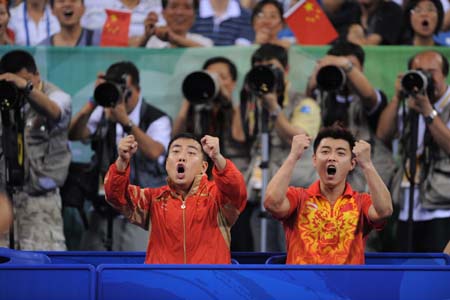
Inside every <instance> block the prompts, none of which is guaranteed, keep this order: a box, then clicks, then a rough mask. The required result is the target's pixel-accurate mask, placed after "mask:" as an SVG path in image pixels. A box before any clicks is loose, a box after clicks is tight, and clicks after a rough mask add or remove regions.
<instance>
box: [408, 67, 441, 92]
mask: <svg viewBox="0 0 450 300" xmlns="http://www.w3.org/2000/svg"><path fill="white" fill-rule="evenodd" d="M401 86H402V90H403V92H404V93H405V94H406V95H408V96H409V95H414V94H417V93H427V95H428V96H429V97H430V96H432V95H433V94H434V85H433V79H432V77H431V74H430V73H428V72H425V71H423V70H420V69H418V70H409V71H407V72H406V73H405V74H404V75H403V77H402V80H401Z"/></svg>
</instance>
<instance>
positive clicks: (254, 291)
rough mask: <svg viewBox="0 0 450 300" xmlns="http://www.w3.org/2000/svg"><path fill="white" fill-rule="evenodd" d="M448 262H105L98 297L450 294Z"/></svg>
mask: <svg viewBox="0 0 450 300" xmlns="http://www.w3.org/2000/svg"><path fill="white" fill-rule="evenodd" d="M449 283H450V268H449V267H447V266H375V265H373V266H277V265H221V266H211V265H196V266H193V265H191V266H180V265H101V266H99V267H97V299H98V300H103V299H108V300H120V299H134V300H138V299H150V298H151V299H187V298H188V299H355V300H358V299H365V300H370V299H374V300H375V299H376V300H379V299H408V300H416V299H427V300H434V299H448V298H449V296H450V284H449Z"/></svg>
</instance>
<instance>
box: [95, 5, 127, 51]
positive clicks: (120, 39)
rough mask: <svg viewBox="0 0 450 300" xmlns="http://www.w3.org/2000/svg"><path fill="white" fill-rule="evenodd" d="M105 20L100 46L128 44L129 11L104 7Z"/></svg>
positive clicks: (124, 45)
mask: <svg viewBox="0 0 450 300" xmlns="http://www.w3.org/2000/svg"><path fill="white" fill-rule="evenodd" d="M106 15H107V17H106V22H105V25H103V30H102V39H101V41H100V45H101V46H122V47H127V46H128V31H129V30H130V21H131V13H129V12H125V11H119V10H111V9H106Z"/></svg>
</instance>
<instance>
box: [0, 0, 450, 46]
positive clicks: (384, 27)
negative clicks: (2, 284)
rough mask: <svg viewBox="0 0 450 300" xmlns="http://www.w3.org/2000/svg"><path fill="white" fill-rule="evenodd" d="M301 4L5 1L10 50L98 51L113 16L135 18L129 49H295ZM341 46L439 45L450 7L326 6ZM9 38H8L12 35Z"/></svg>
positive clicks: (329, 1) (374, 1)
mask: <svg viewBox="0 0 450 300" xmlns="http://www.w3.org/2000/svg"><path fill="white" fill-rule="evenodd" d="M297 2H299V1H296V0H291V1H277V0H263V1H238V0H185V1H183V0H178V1H173V0H169V1H158V0H101V1H100V0H97V1H95V0H79V1H73V0H54V1H50V0H49V1H45V0H27V1H20V0H19V1H9V2H8V1H7V0H3V1H1V4H0V6H1V11H0V12H1V16H2V17H1V30H2V32H4V33H2V43H3V44H15V45H25V46H34V45H39V44H40V45H47V46H48V45H54V46H86V45H92V46H98V45H101V36H102V33H104V31H105V30H104V27H105V26H106V24H107V19H108V14H107V12H106V10H119V11H123V12H127V13H129V16H130V19H129V22H128V23H126V24H127V26H128V27H129V28H128V30H126V32H128V42H127V45H128V46H129V47H139V46H140V47H148V48H167V47H210V46H223V45H250V44H254V43H256V44H263V43H268V42H270V43H276V44H280V45H282V46H285V47H289V46H290V45H291V44H296V39H295V36H294V35H293V33H292V31H290V29H289V28H288V27H287V26H286V24H285V21H284V19H283V15H284V13H285V12H286V11H287V10H288V9H290V8H292V7H293V6H294V5H296V3H297ZM318 2H319V4H320V5H321V7H322V9H323V11H324V12H325V14H326V15H327V17H328V18H329V19H330V21H331V23H332V24H333V26H334V28H335V29H336V31H337V32H338V34H339V38H341V39H346V40H348V41H350V42H353V43H356V44H358V45H421V46H430V45H438V44H439V43H438V42H436V39H435V38H434V37H435V35H436V34H438V33H440V32H446V31H447V30H449V29H450V10H448V9H449V8H450V6H449V3H448V1H445V0H430V1H421V0H410V1H384V0H338V1H333V0H319V1H318ZM5 33H6V35H5Z"/></svg>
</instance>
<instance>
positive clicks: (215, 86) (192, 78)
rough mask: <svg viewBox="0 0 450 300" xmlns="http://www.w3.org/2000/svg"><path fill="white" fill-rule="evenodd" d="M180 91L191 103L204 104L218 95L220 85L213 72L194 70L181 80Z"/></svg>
mask: <svg viewBox="0 0 450 300" xmlns="http://www.w3.org/2000/svg"><path fill="white" fill-rule="evenodd" d="M182 91H183V95H184V97H185V98H186V99H187V100H188V101H189V102H190V103H191V104H194V105H195V104H205V103H208V102H210V101H212V100H214V99H215V98H216V97H217V96H218V95H219V92H220V85H219V81H218V79H217V77H216V76H215V75H214V74H211V73H208V72H206V71H195V72H192V73H190V74H189V75H188V76H186V78H185V79H184V80H183V84H182Z"/></svg>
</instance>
